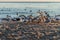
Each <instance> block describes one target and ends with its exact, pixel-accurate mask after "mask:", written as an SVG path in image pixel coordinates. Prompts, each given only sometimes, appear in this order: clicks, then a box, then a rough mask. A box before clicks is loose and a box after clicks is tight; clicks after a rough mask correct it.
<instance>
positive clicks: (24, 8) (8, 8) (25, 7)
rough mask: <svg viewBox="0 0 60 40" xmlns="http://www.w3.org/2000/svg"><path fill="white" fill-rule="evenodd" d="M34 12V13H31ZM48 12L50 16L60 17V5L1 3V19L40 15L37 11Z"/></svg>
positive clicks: (48, 3)
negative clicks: (8, 16)
mask: <svg viewBox="0 0 60 40" xmlns="http://www.w3.org/2000/svg"><path fill="white" fill-rule="evenodd" d="M30 10H32V12H30ZM38 10H40V11H46V12H47V13H48V14H49V15H50V16H55V15H60V3H56V2H55V3H53V2H43V3H42V2H40V3H38V2H37V3H33V2H31V3H29V2H28V3H26V2H25V3H23V2H21V3H0V18H4V17H6V16H7V15H10V16H11V17H17V15H16V13H18V15H26V16H28V15H31V14H32V15H33V16H36V15H38V13H37V11H38Z"/></svg>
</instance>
